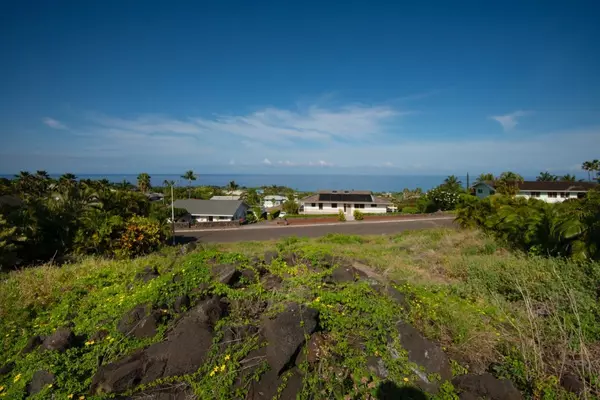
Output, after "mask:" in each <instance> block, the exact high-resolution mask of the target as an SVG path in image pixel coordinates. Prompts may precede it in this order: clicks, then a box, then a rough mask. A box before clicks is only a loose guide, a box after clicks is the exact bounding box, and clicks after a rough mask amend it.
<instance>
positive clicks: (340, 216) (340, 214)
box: [338, 210, 346, 222]
mask: <svg viewBox="0 0 600 400" xmlns="http://www.w3.org/2000/svg"><path fill="white" fill-rule="evenodd" d="M338 221H340V222H346V214H344V211H342V210H340V211H339V212H338Z"/></svg>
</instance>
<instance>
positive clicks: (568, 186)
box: [474, 181, 598, 192]
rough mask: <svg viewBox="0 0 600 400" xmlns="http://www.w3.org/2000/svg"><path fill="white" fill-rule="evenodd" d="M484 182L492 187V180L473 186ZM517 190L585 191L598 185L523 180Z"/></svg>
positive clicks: (518, 183) (518, 184)
mask: <svg viewBox="0 0 600 400" xmlns="http://www.w3.org/2000/svg"><path fill="white" fill-rule="evenodd" d="M480 184H485V185H488V186H489V187H491V188H494V183H493V182H480V183H478V184H476V185H474V186H477V185H480ZM517 186H518V187H519V190H523V191H534V192H541V191H544V192H547V191H550V192H586V191H588V190H590V189H593V188H595V187H598V184H597V183H592V182H568V181H524V182H517Z"/></svg>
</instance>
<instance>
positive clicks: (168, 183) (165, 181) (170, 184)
mask: <svg viewBox="0 0 600 400" xmlns="http://www.w3.org/2000/svg"><path fill="white" fill-rule="evenodd" d="M173 185H175V181H170V180H168V179H165V180H164V181H163V186H165V187H171V186H173Z"/></svg>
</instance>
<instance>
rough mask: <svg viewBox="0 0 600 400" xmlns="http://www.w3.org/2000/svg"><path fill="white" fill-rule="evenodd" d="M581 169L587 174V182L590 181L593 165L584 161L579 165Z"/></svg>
mask: <svg viewBox="0 0 600 400" xmlns="http://www.w3.org/2000/svg"><path fill="white" fill-rule="evenodd" d="M581 169H582V170H584V171H586V172H587V174H588V181H591V180H592V176H591V172H592V169H593V165H592V162H591V161H584V162H583V164H581Z"/></svg>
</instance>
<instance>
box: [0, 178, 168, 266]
mask: <svg viewBox="0 0 600 400" xmlns="http://www.w3.org/2000/svg"><path fill="white" fill-rule="evenodd" d="M138 184H140V185H139V186H140V190H142V189H145V190H147V189H148V188H149V176H148V174H140V179H139V180H138ZM0 190H1V192H0V195H2V196H3V198H2V202H0V254H1V256H0V268H3V267H4V268H5V267H10V266H13V265H15V264H19V265H23V264H30V263H35V262H42V261H47V260H60V259H62V258H64V256H66V255H69V254H72V253H80V254H101V255H109V256H114V255H136V254H144V253H145V252H146V251H147V249H148V248H153V249H155V248H156V247H157V243H158V242H162V241H163V240H164V239H165V238H166V234H167V232H168V231H169V230H168V227H167V226H166V225H165V222H166V216H170V213H168V212H167V206H166V205H165V204H163V203H160V204H155V205H152V206H151V204H150V202H149V201H148V199H147V197H146V196H145V195H143V194H141V193H139V192H135V191H132V190H122V189H120V188H118V187H113V186H111V185H110V184H109V183H108V182H106V181H92V180H77V177H76V176H75V175H73V174H65V175H63V176H61V177H60V178H59V179H51V178H50V177H49V176H48V175H47V174H46V173H45V172H44V171H38V172H37V173H35V174H30V173H28V172H21V173H20V174H19V175H17V176H16V177H15V179H13V180H5V181H3V182H2V184H1V185H0ZM163 209H164V210H163ZM132 224H135V225H136V226H139V227H138V228H136V229H135V231H136V232H137V233H139V234H138V235H136V236H134V238H135V239H136V240H137V241H139V242H140V243H138V244H132V246H131V248H130V249H129V248H128V246H127V244H124V243H125V242H124V241H123V239H122V238H123V235H124V234H125V233H126V232H127V229H128V227H129V228H131V227H132ZM157 230H158V231H160V233H155V232H156V231H157ZM120 243H123V245H124V246H125V247H126V249H125V250H126V251H120V249H121V248H122V246H121V245H120ZM147 243H151V244H147ZM9 254H10V257H9Z"/></svg>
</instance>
